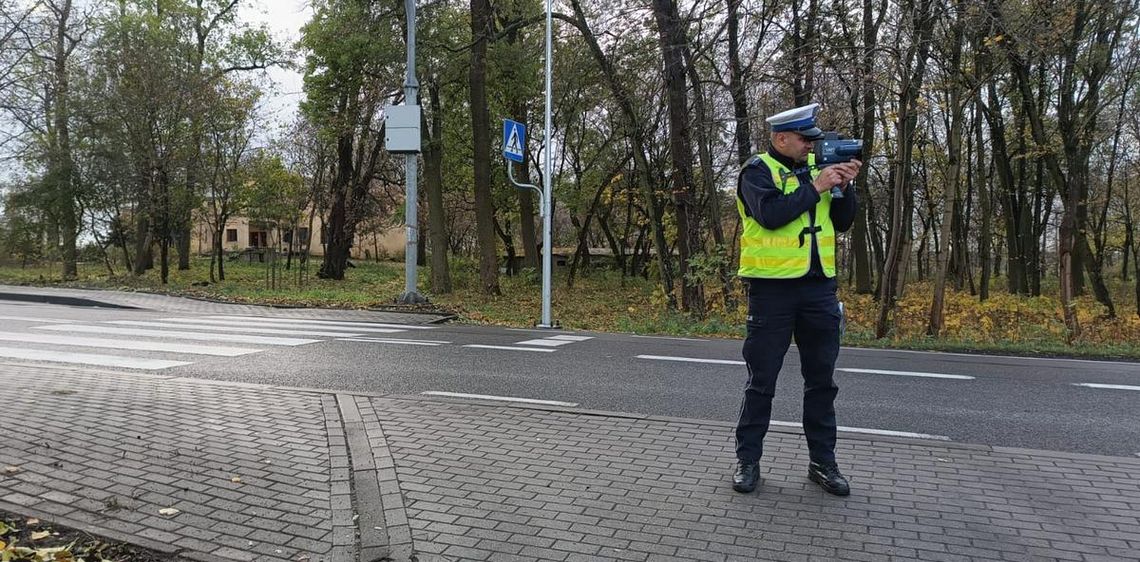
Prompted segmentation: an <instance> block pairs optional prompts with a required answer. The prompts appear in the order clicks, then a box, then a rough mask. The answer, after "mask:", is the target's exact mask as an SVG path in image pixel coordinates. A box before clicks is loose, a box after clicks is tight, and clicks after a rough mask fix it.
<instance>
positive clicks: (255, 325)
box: [162, 318, 403, 335]
mask: <svg viewBox="0 0 1140 562" xmlns="http://www.w3.org/2000/svg"><path fill="white" fill-rule="evenodd" d="M162 322H174V323H178V324H206V325H210V326H243V327H245V328H248V330H247V331H253V330H256V331H262V330H264V329H266V328H269V329H274V330H276V329H282V330H308V329H310V328H317V329H320V330H326V331H332V332H341V331H343V332H367V333H370V334H396V333H399V332H402V331H403V330H401V329H399V328H376V327H372V326H340V325H335V326H334V325H329V324H316V325H311V324H309V323H307V322H305V321H304V320H297V321H296V323H289V324H279V323H261V322H250V321H248V320H211V319H209V318H163V319H162ZM345 335H348V334H345Z"/></svg>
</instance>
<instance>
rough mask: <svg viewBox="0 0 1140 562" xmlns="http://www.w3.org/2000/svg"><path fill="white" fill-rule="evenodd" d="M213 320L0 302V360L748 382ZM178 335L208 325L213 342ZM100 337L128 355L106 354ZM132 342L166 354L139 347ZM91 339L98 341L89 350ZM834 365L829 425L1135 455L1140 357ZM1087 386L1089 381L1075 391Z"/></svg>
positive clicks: (682, 358) (351, 375) (501, 347)
mask: <svg viewBox="0 0 1140 562" xmlns="http://www.w3.org/2000/svg"><path fill="white" fill-rule="evenodd" d="M218 316H219V315H204V314H203V315H196V314H172V313H168V312H154V311H145V310H123V309H120V310H108V309H98V308H90V307H68V306H58V305H44V304H23V303H11V302H0V362H3V361H19V362H27V361H33V362H35V361H43V362H49V363H59V362H69V364H72V365H75V366H77V367H81V368H82V367H83V366H85V365H88V366H90V363H88V361H101V360H100V359H92V357H102V356H105V355H113V356H116V357H120V358H122V359H120V360H121V361H125V362H126V363H125V364H124V365H119V366H118V368H125V369H132V368H141V367H136V366H135V364H134V363H130V361H133V360H138V359H147V360H151V361H170V362H172V363H171V364H170V365H169V366H162V365H165V364H164V363H154V364H149V365H147V366H146V367H145V368H146V369H147V370H150V371H151V372H161V373H163V374H170V375H177V376H188V377H197V378H204V379H216V380H227V381H239V382H251V383H261V384H279V385H288V386H296V387H310V388H321V389H333V390H351V391H367V392H377V393H395V394H419V393H423V392H446V393H462V394H476V395H490V396H497V397H510V398H519V399H529V400H546V401H557V402H563V403H567V404H574V405H576V407H581V408H587V409H597V410H612V411H621V412H635V413H644V414H657V415H666V416H675V417H687V418H699V419H711V420H721V421H735V418H736V415H737V412H738V411H739V407H740V397H741V391H742V389H743V387H744V384H745V378H746V372H745V369H744V367H743V364H742V362H741V357H740V345H741V342H740V340H724V339H687V338H658V337H641V336H633V335H625V334H604V333H583V332H567V331H540V330H512V329H501V328H492V327H481V326H465V325H448V324H445V325H433V326H418V327H399V326H397V327H389V328H385V327H381V326H371V327H369V326H367V325H361V324H335V323H334V324H327V323H326V324H321V323H314V322H313V321H312V320H298V321H296V322H291V321H288V320H282V319H274V320H272V321H271V322H263V321H261V320H257V319H250V318H230V319H227V318H218ZM155 323H157V324H160V325H158V326H156V325H153V324H155ZM275 324H276V325H275ZM353 327H357V328H362V329H357V330H352V329H353ZM270 330H278V331H283V332H295V333H293V334H274V333H272V332H270ZM345 330H352V331H351V332H346V331H345ZM388 330H392V331H388ZM314 332H316V333H314ZM179 333H181V334H187V333H189V334H195V333H196V334H202V333H208V334H212V335H213V337H217V338H219V340H220V341H202V340H189V339H187V336H183V335H176V334H179ZM155 334H159V335H158V336H156V335H155ZM227 334H229V337H233V338H234V339H236V338H238V337H242V336H250V335H257V336H260V337H280V338H290V339H291V340H298V339H300V340H307V341H308V343H299V344H292V345H278V344H272V345H271V344H266V343H265V342H256V341H255V342H243V343H238V342H232V341H226V338H227ZM349 334H355V335H349ZM202 337H206V336H202ZM74 338H86V339H74ZM91 338H95V339H96V340H104V341H102V342H98V341H92V340H91ZM112 342H125V343H122V345H123V346H124V347H125V346H133V347H135V348H136V349H125V348H124V349H116V348H115V347H114V345H115V344H114V343H112ZM140 342H144V343H140ZM145 342H160V343H162V344H163V345H165V346H166V347H169V348H170V349H166V350H146V349H137V348H138V347H146V346H147V345H149V344H147V343H145ZM93 343H97V344H98V345H100V346H102V347H91V346H90V345H87V344H93ZM186 344H190V345H196V346H199V347H198V348H194V349H192V350H191V351H193V352H192V353H190V352H183V351H180V350H179V348H177V347H172V346H178V345H186ZM201 346H215V347H225V348H227V349H229V351H225V350H220V349H211V350H210V351H206V350H205V349H202V348H201ZM233 348H240V354H239V353H238V351H239V350H234V349H233ZM187 349H190V348H187ZM172 350H173V351H172ZM202 353H230V354H236V355H234V356H218V355H203V354H202ZM116 361H119V360H116ZM174 363H177V365H175V364H174ZM139 365H142V364H139ZM837 367H838V369H840V370H839V371H838V372H837V374H836V378H837V381H838V384H839V387H840V392H839V398H838V401H837V404H836V408H837V412H838V418H839V423H840V425H841V426H843V427H847V428H854V429H857V430H860V431H863V430H866V431H886V432H905V433H908V434H922V435H925V436H928V437H929V438H935V439H949V440H952V441H956V442H964V443H978V444H986V445H993V446H1008V447H1025V448H1034V449H1048V450H1060V451H1072V452H1084V453H1096V454H1108V455H1124V456H1134V455H1138V454H1140V408H1138V406H1140V364H1136V363H1120V362H1098V361H1084V360H1060V359H1041V358H1018V357H996V356H986V355H963V354H948V353H916V352H903V351H882V350H867V349H855V348H844V349H843V351H842V352H841V353H840V358H839V364H838V365H837ZM96 368H108V366H106V365H103V366H98V367H96ZM2 378H3V374H2V369H0V382H2ZM801 381H802V379H801V378H800V375H799V357H798V351H797V350H796V348H795V347H794V346H793V347H792V348H791V350H790V351H789V353H788V357H787V359H786V361H785V365H784V370H783V372H782V373H781V378H780V383H779V386H778V389H777V396H776V402H775V404H774V407H773V419H774V420H776V421H779V422H786V423H794V422H797V421H798V420H799V415H800V389H801V388H802V387H801ZM1089 384H1091V385H1094V386H1082V385H1089ZM1098 385H1101V386H1098Z"/></svg>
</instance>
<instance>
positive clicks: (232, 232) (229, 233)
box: [226, 228, 237, 242]
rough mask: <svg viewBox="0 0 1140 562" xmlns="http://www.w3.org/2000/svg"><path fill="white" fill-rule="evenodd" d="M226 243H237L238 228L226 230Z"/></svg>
mask: <svg viewBox="0 0 1140 562" xmlns="http://www.w3.org/2000/svg"><path fill="white" fill-rule="evenodd" d="M226 242H237V229H236V228H227V229H226Z"/></svg>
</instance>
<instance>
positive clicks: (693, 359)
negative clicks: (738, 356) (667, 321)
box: [637, 355, 744, 365]
mask: <svg viewBox="0 0 1140 562" xmlns="http://www.w3.org/2000/svg"><path fill="white" fill-rule="evenodd" d="M637 358H638V359H652V360H654V361H679V362H682V363H711V364H713V365H743V364H744V361H729V360H727V359H701V358H699V357H670V356H668V355H638V356H637Z"/></svg>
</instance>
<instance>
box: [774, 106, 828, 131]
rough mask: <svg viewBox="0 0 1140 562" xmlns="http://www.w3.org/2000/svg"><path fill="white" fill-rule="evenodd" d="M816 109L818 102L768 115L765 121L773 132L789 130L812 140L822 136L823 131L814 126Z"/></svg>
mask: <svg viewBox="0 0 1140 562" xmlns="http://www.w3.org/2000/svg"><path fill="white" fill-rule="evenodd" d="M818 111H819V104H818V103H812V104H808V105H805V106H801V107H797V108H794V109H789V110H787V111H782V112H780V113H777V114H775V115H773V116H771V117H769V118H768V119H766V121H768V124H769V125H771V126H772V132H773V133H779V132H784V131H791V132H793V133H797V134H799V135H802V136H803V137H804V138H806V139H808V140H814V139H816V138H819V137H821V136H823V131H821V130H819V127H816V126H815V114H816V113H817V112H818Z"/></svg>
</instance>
